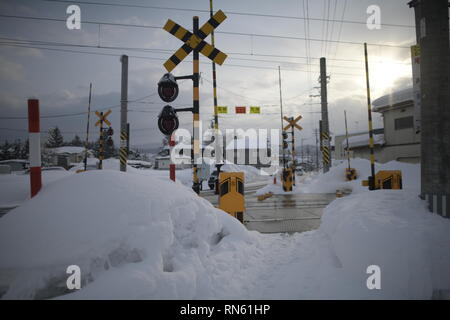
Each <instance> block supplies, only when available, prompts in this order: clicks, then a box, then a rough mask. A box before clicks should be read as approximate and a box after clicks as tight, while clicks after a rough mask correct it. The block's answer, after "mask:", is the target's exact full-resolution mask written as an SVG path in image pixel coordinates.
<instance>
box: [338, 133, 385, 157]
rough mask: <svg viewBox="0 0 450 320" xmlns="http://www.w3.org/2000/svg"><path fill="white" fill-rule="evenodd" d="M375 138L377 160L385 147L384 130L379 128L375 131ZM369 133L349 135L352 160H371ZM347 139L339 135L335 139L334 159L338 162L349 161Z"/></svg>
mask: <svg viewBox="0 0 450 320" xmlns="http://www.w3.org/2000/svg"><path fill="white" fill-rule="evenodd" d="M373 137H374V153H375V160H376V161H379V159H377V155H378V154H379V153H380V150H381V148H382V147H383V146H384V144H385V141H384V129H383V128H378V129H374V130H373ZM368 145H369V133H368V132H367V131H360V132H353V133H349V134H348V146H349V149H350V158H363V159H369V157H370V150H369V147H368ZM346 150H347V139H346V135H345V134H344V135H337V136H335V138H334V154H333V158H334V159H337V160H342V159H347V153H346Z"/></svg>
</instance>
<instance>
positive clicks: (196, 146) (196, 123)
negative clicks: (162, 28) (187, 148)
mask: <svg viewBox="0 0 450 320" xmlns="http://www.w3.org/2000/svg"><path fill="white" fill-rule="evenodd" d="M193 30H194V35H196V34H197V33H198V17H197V16H196V17H194V18H193ZM193 58H194V59H193V72H192V74H193V76H194V81H193V84H194V91H193V111H192V116H193V132H192V134H193V148H192V149H193V153H192V174H193V179H192V180H193V184H192V189H194V191H195V192H196V193H200V183H199V180H198V175H197V161H198V157H199V153H200V143H199V137H200V132H199V131H200V113H199V112H200V92H199V88H198V85H199V61H198V60H199V54H198V49H194V50H193Z"/></svg>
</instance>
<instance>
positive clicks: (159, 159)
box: [153, 146, 192, 170]
mask: <svg viewBox="0 0 450 320" xmlns="http://www.w3.org/2000/svg"><path fill="white" fill-rule="evenodd" d="M182 153H183V150H181V154H180V155H179V156H178V159H179V160H181V162H182V164H177V165H176V166H175V168H176V169H187V168H191V167H192V165H191V157H190V156H187V155H184V154H182ZM170 164H171V160H170V148H169V146H164V147H163V149H162V150H161V151H160V152H159V153H158V154H157V155H156V157H155V159H154V165H153V169H157V170H169V167H170Z"/></svg>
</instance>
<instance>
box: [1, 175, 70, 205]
mask: <svg viewBox="0 0 450 320" xmlns="http://www.w3.org/2000/svg"><path fill="white" fill-rule="evenodd" d="M71 174H72V173H71V172H69V171H67V172H66V171H62V170H61V171H42V184H43V185H44V186H46V185H48V184H51V183H53V182H54V181H57V180H59V179H61V178H64V177H66V176H68V175H71ZM0 190H1V192H0V207H15V206H18V205H19V204H21V203H22V202H23V201H25V200H26V199H28V198H29V197H30V175H29V174H22V173H18V174H14V173H13V174H1V175H0Z"/></svg>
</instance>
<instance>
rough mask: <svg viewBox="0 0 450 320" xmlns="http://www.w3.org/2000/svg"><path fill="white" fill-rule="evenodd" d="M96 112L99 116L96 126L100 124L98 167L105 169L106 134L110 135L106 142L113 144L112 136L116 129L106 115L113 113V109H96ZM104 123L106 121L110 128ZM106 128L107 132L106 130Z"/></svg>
mask: <svg viewBox="0 0 450 320" xmlns="http://www.w3.org/2000/svg"><path fill="white" fill-rule="evenodd" d="M95 114H96V115H97V117H98V118H99V119H98V120H97V122H96V123H95V126H96V127H98V126H100V139H99V144H100V146H99V150H98V153H99V155H98V160H99V163H98V168H99V169H103V159H104V157H105V138H106V136H109V138H108V140H107V141H106V143H108V145H112V144H113V141H112V138H111V136H112V135H113V134H114V130H113V129H112V128H111V122H109V120H108V119H106V117H108V116H109V115H110V114H111V110H108V111H107V112H106V113H103V112H98V111H95ZM103 123H106V124H107V125H108V127H109V128H108V129H106V128H103ZM105 129H106V132H105Z"/></svg>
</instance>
